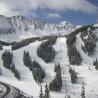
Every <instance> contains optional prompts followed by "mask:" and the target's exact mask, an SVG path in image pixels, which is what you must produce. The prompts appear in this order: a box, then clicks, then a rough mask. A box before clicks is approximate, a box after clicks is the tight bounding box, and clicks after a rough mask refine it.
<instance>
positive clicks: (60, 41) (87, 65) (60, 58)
mask: <svg viewBox="0 0 98 98" xmlns="http://www.w3.org/2000/svg"><path fill="white" fill-rule="evenodd" d="M66 40H67V39H66V37H58V38H57V40H56V43H55V45H53V48H54V49H55V51H56V53H57V54H56V57H55V60H54V62H52V63H45V62H44V61H43V60H42V59H41V58H40V57H38V56H37V48H38V47H39V45H40V44H41V43H42V41H36V42H33V43H31V44H29V45H28V46H25V47H22V48H20V49H17V50H14V51H12V52H13V62H14V63H15V67H16V68H17V69H18V71H19V72H20V76H21V80H20V81H19V80H17V79H16V78H15V77H14V75H13V74H12V72H11V71H9V70H7V69H6V68H4V67H3V63H2V59H1V57H2V53H3V52H4V51H5V49H4V50H1V51H0V68H1V69H2V72H3V74H2V75H1V76H0V81H3V82H5V83H8V84H11V85H12V86H15V87H16V88H19V89H20V90H22V91H24V92H25V93H27V94H28V95H32V96H34V98H38V96H39V91H40V85H38V84H37V83H36V82H35V80H34V79H33V76H32V72H31V71H30V70H29V69H28V68H27V67H25V66H24V64H23V53H24V51H28V52H29V54H30V57H31V59H32V61H33V60H36V61H37V62H39V63H40V65H41V67H42V68H43V69H44V70H45V73H46V77H45V79H44V82H43V83H42V84H41V85H42V86H43V89H44V86H45V84H46V83H47V84H49V83H50V81H52V80H53V79H54V77H55V72H54V66H55V64H58V63H59V64H60V66H61V70H62V80H63V87H62V90H61V92H51V93H50V95H51V98H65V95H70V96H71V98H81V92H82V82H84V83H85V92H86V98H98V71H97V70H96V69H95V67H94V65H92V63H93V60H94V59H95V57H89V56H88V55H87V54H85V53H84V52H83V50H82V49H81V44H82V45H83V44H84V43H83V42H82V40H81V38H80V34H78V35H77V37H76V44H75V45H76V48H77V50H78V51H79V53H80V54H81V56H82V58H83V61H82V64H81V65H80V66H75V65H70V63H69V57H68V54H67V53H68V52H67V51H68V47H67V43H66ZM8 47H9V46H8ZM97 47H98V45H97ZM6 49H8V48H6ZM96 55H97V54H96ZM70 67H72V68H73V69H74V70H75V71H76V72H77V74H78V83H77V84H72V83H71V78H70V73H69V68H70Z"/></svg>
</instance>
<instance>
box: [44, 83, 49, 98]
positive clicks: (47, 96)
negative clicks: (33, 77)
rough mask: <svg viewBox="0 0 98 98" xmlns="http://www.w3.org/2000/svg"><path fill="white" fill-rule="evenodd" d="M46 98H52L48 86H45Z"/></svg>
mask: <svg viewBox="0 0 98 98" xmlns="http://www.w3.org/2000/svg"><path fill="white" fill-rule="evenodd" d="M44 98H50V92H49V88H48V86H47V84H46V86H45V95H44Z"/></svg>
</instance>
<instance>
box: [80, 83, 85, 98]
mask: <svg viewBox="0 0 98 98" xmlns="http://www.w3.org/2000/svg"><path fill="white" fill-rule="evenodd" d="M81 97H82V98H85V88H84V83H83V84H82V94H81Z"/></svg>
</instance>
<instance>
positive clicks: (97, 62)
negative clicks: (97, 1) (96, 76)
mask: <svg viewBox="0 0 98 98" xmlns="http://www.w3.org/2000/svg"><path fill="white" fill-rule="evenodd" d="M93 65H94V66H95V69H96V70H98V61H97V59H96V61H94V62H93Z"/></svg>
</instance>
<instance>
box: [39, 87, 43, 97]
mask: <svg viewBox="0 0 98 98" xmlns="http://www.w3.org/2000/svg"><path fill="white" fill-rule="evenodd" d="M39 98H43V91H42V86H41V88H40V95H39Z"/></svg>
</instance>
